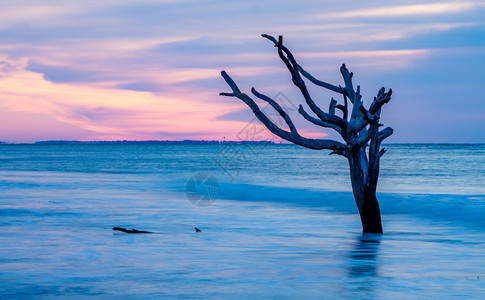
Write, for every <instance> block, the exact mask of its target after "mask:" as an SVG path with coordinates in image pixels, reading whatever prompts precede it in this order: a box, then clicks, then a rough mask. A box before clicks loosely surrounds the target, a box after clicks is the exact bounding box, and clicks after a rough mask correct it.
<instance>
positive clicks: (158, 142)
mask: <svg viewBox="0 0 485 300" xmlns="http://www.w3.org/2000/svg"><path fill="white" fill-rule="evenodd" d="M0 144H35V145H86V144H89V145H222V144H275V143H274V142H273V141H216V140H212V141H206V140H183V141H165V140H148V141H128V140H122V141H65V140H56V141H38V142H34V143H5V142H0Z"/></svg>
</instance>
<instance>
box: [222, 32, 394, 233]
mask: <svg viewBox="0 0 485 300" xmlns="http://www.w3.org/2000/svg"><path fill="white" fill-rule="evenodd" d="M262 36H263V37H264V38H267V39H268V40H270V41H271V42H273V43H274V45H275V47H276V48H277V49H278V55H279V57H280V58H281V60H282V61H283V62H284V64H285V65H286V67H287V68H288V71H290V74H291V77H292V81H293V83H294V84H295V85H296V86H297V87H298V89H299V90H300V91H301V94H302V95H303V98H304V99H305V102H306V104H307V105H308V107H310V110H311V111H312V112H313V114H314V116H312V115H310V114H309V113H307V111H306V110H305V109H304V108H303V106H302V105H300V107H299V110H298V111H299V113H300V114H301V115H302V116H303V117H304V118H305V119H306V120H307V121H309V122H311V123H313V124H315V125H318V126H321V127H325V128H331V129H333V130H335V131H336V132H338V133H339V134H340V136H341V137H342V139H343V141H344V143H342V142H339V141H335V140H330V139H309V138H305V137H303V136H301V135H300V134H299V133H298V130H297V129H296V127H295V125H294V124H293V121H292V120H291V118H290V116H289V115H288V113H287V112H286V111H285V110H284V109H283V108H281V106H280V105H279V104H278V103H277V102H275V101H274V100H273V99H271V98H270V97H268V96H266V95H264V94H261V93H259V92H258V91H256V89H255V88H254V87H253V88H252V89H251V92H252V94H253V95H254V96H255V97H257V98H259V99H261V100H263V101H265V102H267V103H269V104H270V105H271V106H272V107H273V108H274V109H275V110H276V111H277V112H278V113H279V115H280V116H281V117H282V118H283V119H284V121H285V122H286V124H287V125H288V129H289V130H284V129H282V128H280V127H279V126H277V125H276V124H275V123H274V122H272V121H271V120H270V119H269V118H268V117H267V116H266V115H265V114H264V113H263V112H262V111H261V109H260V108H259V106H258V104H256V102H254V100H253V99H252V98H251V97H250V96H248V95H247V94H245V93H242V92H241V91H240V90H239V88H238V86H237V85H236V83H235V82H234V80H232V78H231V77H230V76H229V75H228V74H227V73H226V71H222V72H221V75H222V77H223V78H224V80H225V81H226V82H227V84H228V85H229V86H230V87H231V89H232V93H220V95H221V96H229V97H236V98H239V99H240V100H242V101H243V102H244V103H246V104H247V105H248V106H249V107H250V108H251V110H252V111H253V113H254V114H255V116H256V117H257V118H258V119H259V121H261V122H262V123H263V124H264V125H265V126H266V127H267V128H268V130H269V131H271V132H272V133H273V134H275V135H277V136H279V137H280V138H282V139H285V140H287V141H290V142H292V143H294V144H297V145H300V146H303V147H306V148H310V149H316V150H321V149H328V150H332V152H331V153H330V154H338V155H342V156H344V157H345V158H347V160H348V162H349V168H350V179H351V182H352V191H353V194H354V198H355V202H356V204H357V207H358V209H359V213H360V218H361V221H362V226H363V231H364V232H368V233H382V223H381V213H380V210H379V203H378V202H377V197H376V188H377V178H378V176H379V160H380V158H381V157H382V155H383V154H384V153H385V149H384V148H382V149H380V146H381V143H382V141H383V140H384V139H385V138H387V137H389V136H390V135H391V134H392V133H393V130H392V128H390V127H386V128H385V129H382V130H380V127H381V126H382V124H379V118H380V114H381V108H382V106H383V105H384V104H385V103H387V102H389V100H390V99H391V93H392V90H391V89H389V91H387V92H386V90H385V89H384V88H382V89H381V90H380V91H379V92H378V93H377V96H376V97H374V101H373V102H372V103H371V105H370V106H369V108H365V107H364V104H363V102H362V96H361V94H360V86H357V89H354V86H353V83H352V76H353V73H352V72H349V70H348V69H347V67H346V66H345V64H343V65H342V66H341V67H340V72H341V73H342V76H343V81H344V85H343V86H340V85H338V86H337V85H332V84H329V83H326V82H323V81H320V80H318V79H316V78H315V77H313V76H312V75H311V74H310V73H308V72H307V71H306V70H305V69H303V68H302V67H301V66H300V65H299V64H298V63H297V62H296V60H295V57H294V56H293V54H292V53H291V52H290V51H289V50H288V48H286V47H285V46H284V45H283V37H282V36H279V39H278V40H276V39H275V38H274V37H272V36H269V35H266V34H263V35H262ZM302 76H303V77H305V78H306V79H307V80H308V81H310V82H311V83H313V84H315V85H317V86H320V87H322V88H325V89H328V90H330V91H333V92H335V93H338V94H340V95H341V97H342V102H343V104H339V103H338V101H337V100H335V99H334V98H332V99H331V101H330V106H329V109H328V112H324V111H323V110H322V109H321V108H320V107H318V106H317V104H315V101H314V100H313V98H312V97H311V95H310V93H309V91H308V88H307V86H306V83H305V81H304V80H303V77H302ZM337 111H340V112H339V113H338V114H337ZM367 146H368V147H369V149H368V150H367V151H366V148H367Z"/></svg>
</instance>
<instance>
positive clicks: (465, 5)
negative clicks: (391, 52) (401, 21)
mask: <svg viewBox="0 0 485 300" xmlns="http://www.w3.org/2000/svg"><path fill="white" fill-rule="evenodd" d="M482 7H485V3H483V2H481V1H480V2H451V3H430V4H415V5H402V6H387V7H378V8H371V9H362V10H355V11H347V12H339V13H335V14H333V16H334V17H336V18H355V17H396V16H416V15H439V14H457V13H463V12H466V11H470V10H472V9H476V8H482Z"/></svg>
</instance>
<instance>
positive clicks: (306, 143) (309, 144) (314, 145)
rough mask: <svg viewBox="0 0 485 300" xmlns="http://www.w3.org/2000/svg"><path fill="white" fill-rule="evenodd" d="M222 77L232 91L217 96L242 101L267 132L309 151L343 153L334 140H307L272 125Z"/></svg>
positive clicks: (344, 148) (254, 104)
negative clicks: (325, 150)
mask: <svg viewBox="0 0 485 300" xmlns="http://www.w3.org/2000/svg"><path fill="white" fill-rule="evenodd" d="M221 75H222V77H223V78H224V80H225V81H226V83H227V84H228V85H229V87H230V88H231V89H232V93H220V94H219V95H221V96H229V97H236V98H238V99H240V100H242V101H243V102H244V103H246V104H247V105H248V106H249V108H251V110H252V111H253V113H254V115H255V116H256V118H258V120H259V121H261V123H263V124H264V126H266V128H268V130H269V131H271V132H272V133H273V134H275V135H277V136H279V137H280V138H282V139H285V140H287V141H290V142H292V143H294V144H297V145H300V146H303V147H306V148H310V149H316V150H321V149H328V150H334V151H338V152H340V153H345V150H346V148H347V147H346V146H345V145H344V144H342V143H340V142H337V141H334V140H326V139H308V138H305V137H302V136H301V135H299V134H298V133H297V132H288V131H286V130H283V129H281V128H279V127H278V126H277V125H276V124H274V123H273V122H272V121H271V120H270V119H269V118H268V117H267V116H266V115H265V114H264V113H263V112H262V111H261V109H260V108H259V106H258V105H257V104H256V102H254V100H253V99H251V97H249V96H248V95H246V94H244V93H241V91H240V90H239V87H238V86H237V85H236V83H235V82H234V80H232V78H231V77H230V76H229V75H228V74H227V73H226V71H222V72H221Z"/></svg>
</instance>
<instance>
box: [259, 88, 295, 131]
mask: <svg viewBox="0 0 485 300" xmlns="http://www.w3.org/2000/svg"><path fill="white" fill-rule="evenodd" d="M251 92H252V93H253V94H254V96H256V97H258V98H259V99H261V100H263V101H266V102H268V103H269V104H270V105H271V106H272V107H273V108H274V109H275V110H276V111H277V112H278V113H279V114H280V116H281V117H282V118H283V119H284V120H285V122H286V124H288V127H289V128H290V130H291V132H292V133H297V130H296V128H295V125H293V121H291V118H290V116H288V114H287V113H286V112H285V111H284V110H283V108H281V106H280V105H279V104H278V103H276V102H275V101H274V100H273V99H271V98H270V97H268V96H266V95H263V94H261V93H259V92H258V91H256V89H255V88H254V87H253V88H252V89H251Z"/></svg>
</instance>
